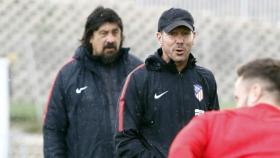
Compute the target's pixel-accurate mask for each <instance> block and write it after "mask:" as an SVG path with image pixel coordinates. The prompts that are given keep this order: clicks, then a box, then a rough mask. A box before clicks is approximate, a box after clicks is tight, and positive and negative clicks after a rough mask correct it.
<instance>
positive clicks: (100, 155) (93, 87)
mask: <svg viewBox="0 0 280 158" xmlns="http://www.w3.org/2000/svg"><path fill="white" fill-rule="evenodd" d="M120 53H121V56H120V59H119V60H118V61H116V62H115V63H113V64H112V65H104V64H102V63H101V62H99V61H97V60H95V59H93V58H92V56H91V54H90V52H89V51H87V49H85V48H83V47H80V48H78V49H77V51H76V53H75V56H74V57H73V60H71V61H70V62H68V63H67V64H66V65H65V66H63V68H62V69H61V70H60V71H59V73H58V76H57V78H56V80H55V82H54V85H53V87H52V89H51V93H50V99H49V102H48V105H47V112H46V117H45V121H44V127H43V134H44V155H45V158H112V157H114V140H113V138H114V130H115V123H116V107H117V100H118V97H119V95H120V92H121V88H122V86H123V83H124V80H125V78H126V76H127V75H128V74H129V72H130V71H131V70H133V69H134V68H135V67H136V66H138V65H139V64H141V62H140V60H138V59H137V58H136V57H134V56H132V55H129V54H128V49H124V48H123V49H121V50H120Z"/></svg>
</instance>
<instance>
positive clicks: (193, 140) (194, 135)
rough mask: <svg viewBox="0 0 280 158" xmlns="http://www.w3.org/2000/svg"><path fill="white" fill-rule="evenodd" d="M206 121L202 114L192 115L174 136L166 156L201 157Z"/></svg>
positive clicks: (204, 144) (204, 142) (205, 133)
mask: <svg viewBox="0 0 280 158" xmlns="http://www.w3.org/2000/svg"><path fill="white" fill-rule="evenodd" d="M206 121H207V120H206V119H205V117H204V115H200V116H196V117H194V118H193V119H192V121H191V122H190V123H189V124H188V125H187V126H186V127H184V128H183V129H182V130H181V131H180V132H179V133H178V135H177V136H176V137H175V139H174V141H173V142H172V144H171V147H170V150H169V155H168V158H186V157H187V158H197V157H203V154H204V151H205V148H206V146H207V122H206ZM194 131H195V132H194Z"/></svg>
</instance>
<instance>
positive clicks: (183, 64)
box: [175, 60, 188, 72]
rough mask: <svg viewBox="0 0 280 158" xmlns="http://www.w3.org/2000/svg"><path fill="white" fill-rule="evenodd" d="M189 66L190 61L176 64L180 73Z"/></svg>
mask: <svg viewBox="0 0 280 158" xmlns="http://www.w3.org/2000/svg"><path fill="white" fill-rule="evenodd" d="M187 64H188V60H186V61H184V62H175V65H176V69H177V70H178V72H181V71H182V70H183V69H184V68H185V67H187Z"/></svg>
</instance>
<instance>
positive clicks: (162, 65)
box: [145, 48, 196, 73]
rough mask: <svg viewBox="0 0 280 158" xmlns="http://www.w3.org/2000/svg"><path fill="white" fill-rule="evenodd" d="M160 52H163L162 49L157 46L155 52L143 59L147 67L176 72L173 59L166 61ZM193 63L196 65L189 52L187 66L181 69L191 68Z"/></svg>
mask: <svg viewBox="0 0 280 158" xmlns="http://www.w3.org/2000/svg"><path fill="white" fill-rule="evenodd" d="M162 53H163V52H162V49H161V48H159V49H158V50H157V51H156V52H155V54H153V55H151V56H149V57H148V58H147V59H146V60H145V64H146V66H147V68H148V69H150V70H154V71H162V70H167V71H171V72H176V73H177V72H178V71H177V69H176V65H175V63H174V61H173V60H171V61H170V62H169V63H166V62H165V61H164V60H163V59H162ZM195 65H196V58H195V57H194V56H193V55H192V54H191V53H190V55H189V59H188V63H187V66H186V67H185V68H184V69H183V70H182V71H184V70H185V69H190V68H193V67H194V66H195Z"/></svg>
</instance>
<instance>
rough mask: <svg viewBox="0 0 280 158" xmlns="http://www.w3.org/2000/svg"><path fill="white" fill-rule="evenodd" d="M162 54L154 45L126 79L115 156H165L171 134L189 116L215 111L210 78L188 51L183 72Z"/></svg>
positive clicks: (120, 106) (174, 134)
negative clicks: (152, 49)
mask: <svg viewBox="0 0 280 158" xmlns="http://www.w3.org/2000/svg"><path fill="white" fill-rule="evenodd" d="M161 55H162V50H161V49H158V51H157V52H156V54H155V55H152V56H150V57H149V58H147V59H146V61H145V65H142V66H140V67H138V68H136V69H135V70H133V72H132V73H131V74H130V75H129V76H128V78H127V80H126V83H125V85H124V88H123V91H122V94H121V97H120V101H119V107H118V109H119V110H118V111H119V112H118V115H119V116H118V125H117V134H116V150H117V155H118V157H122V158H131V157H133V158H134V157H135V158H140V157H141V158H161V157H166V156H167V152H168V149H169V146H170V144H171V142H172V140H173V138H174V137H175V136H176V134H177V132H178V131H179V130H180V129H181V128H182V127H183V126H185V125H186V124H187V123H188V122H189V121H190V120H191V119H192V117H193V116H195V115H199V114H202V113H203V112H204V111H208V110H218V109H219V103H218V96H217V86H216V81H215V79H214V76H213V74H212V73H211V72H210V71H209V70H207V69H205V68H202V67H200V66H197V65H196V64H195V63H196V61H195V58H194V57H193V55H192V54H190V56H189V59H188V64H187V67H186V68H185V69H184V70H182V71H181V72H178V71H177V69H176V66H175V64H174V62H172V61H171V62H170V63H168V64H167V63H165V62H164V61H163V60H162V58H161ZM194 132H195V131H194Z"/></svg>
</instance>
